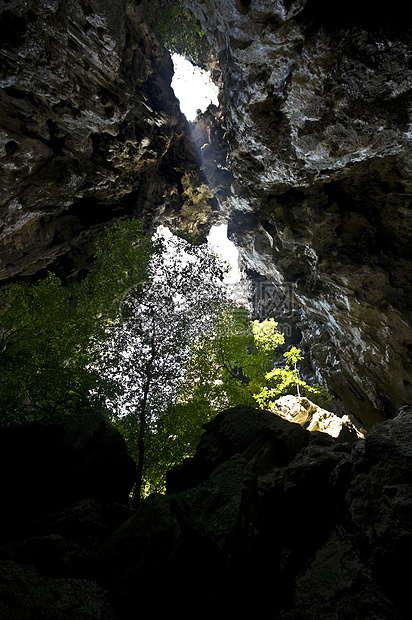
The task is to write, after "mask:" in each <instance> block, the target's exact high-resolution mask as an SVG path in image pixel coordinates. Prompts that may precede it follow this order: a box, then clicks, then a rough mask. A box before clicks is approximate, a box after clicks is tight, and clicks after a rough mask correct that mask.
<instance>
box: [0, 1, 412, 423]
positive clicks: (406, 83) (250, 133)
mask: <svg viewBox="0 0 412 620" xmlns="http://www.w3.org/2000/svg"><path fill="white" fill-rule="evenodd" d="M185 4H186V6H187V7H189V8H190V9H191V10H193V12H194V13H195V15H196V16H197V17H198V18H199V20H200V22H201V24H202V27H203V29H204V31H205V33H206V36H207V37H208V39H209V41H210V43H211V44H212V46H213V48H214V50H215V52H216V56H217V58H218V61H219V68H218V69H216V71H217V72H218V74H219V79H220V80H221V82H222V92H221V100H222V107H221V109H220V110H214V111H213V110H212V111H211V112H210V113H206V114H205V115H203V117H202V118H201V119H200V120H199V123H198V124H197V126H195V127H193V126H192V127H191V129H190V127H189V125H188V123H187V122H186V120H185V119H184V117H183V116H182V114H181V113H180V111H179V107H178V102H177V100H176V98H175V97H174V94H173V91H172V89H171V86H170V81H171V78H172V70H173V69H172V64H171V60H170V57H169V55H168V53H167V52H165V50H164V49H163V48H162V47H161V46H160V44H159V43H158V41H157V40H156V39H155V37H154V35H153V33H152V32H151V31H150V29H149V28H148V27H147V25H146V24H145V22H144V16H143V13H142V8H141V7H142V5H141V3H138V2H135V3H126V2H125V1H124V0H74V1H70V2H69V0H50V1H49V2H47V3H38V2H35V1H34V0H32V1H30V2H23V0H8V1H7V2H3V3H2V5H1V6H0V35H1V41H2V45H1V49H0V62H1V65H0V86H1V91H0V106H1V107H0V281H2V282H4V281H8V280H10V279H13V278H16V277H31V276H36V275H38V274H39V273H41V272H42V270H44V269H46V268H50V267H51V268H53V269H55V270H56V271H57V272H58V273H59V275H60V274H64V275H70V274H75V273H77V272H79V270H80V271H81V270H82V269H84V268H86V267H87V264H88V261H89V259H90V257H91V256H92V254H93V250H94V241H95V237H96V233H98V232H99V231H100V230H101V228H102V227H103V225H104V224H105V223H107V222H109V221H111V220H113V219H115V218H116V217H118V216H119V215H122V214H129V215H134V216H137V217H139V218H140V219H141V220H142V221H143V223H144V225H145V227H146V228H147V229H150V228H153V226H156V225H157V224H160V223H163V224H165V225H171V226H172V227H174V226H176V227H178V226H180V227H183V228H185V227H187V226H189V227H190V228H191V230H192V231H196V230H197V229H199V228H200V229H203V230H207V228H208V226H210V224H211V223H212V221H215V220H216V219H218V218H219V217H220V218H226V219H227V221H228V230H229V234H230V237H231V238H232V240H233V241H235V243H236V244H237V245H238V247H239V249H240V252H241V255H242V259H243V261H244V264H245V268H246V269H247V271H248V272H249V274H252V275H253V278H254V279H255V281H256V282H258V283H259V286H260V287H262V286H263V287H264V285H265V282H266V281H267V282H269V283H270V287H272V289H273V286H274V287H275V288H276V287H278V289H279V291H280V292H281V294H282V295H283V292H284V291H286V292H287V293H288V295H289V298H288V299H287V300H286V302H285V306H287V313H285V308H283V309H282V308H281V307H280V306H281V305H282V304H279V303H278V304H277V307H276V312H277V313H278V314H279V316H278V317H277V318H279V320H280V321H281V322H282V323H283V324H285V325H286V327H287V328H288V329H289V335H290V338H289V340H290V342H293V344H296V345H298V346H300V348H302V349H303V350H304V351H305V353H306V359H305V363H304V365H303V368H302V370H303V373H304V378H306V379H309V380H310V379H314V380H317V381H320V382H322V383H324V384H326V385H327V387H328V388H329V390H330V391H331V393H332V394H333V395H334V396H335V400H334V404H333V407H334V409H335V411H337V412H346V413H348V414H352V415H355V416H357V417H358V418H360V419H361V420H362V422H363V423H364V424H366V425H367V426H369V425H372V424H374V423H375V422H377V421H379V420H382V419H385V418H387V417H391V416H393V415H394V413H395V411H396V410H397V409H398V408H399V407H400V406H402V405H403V404H405V403H410V402H411V399H412V373H411V364H410V362H411V356H412V331H411V313H410V307H411V277H412V269H411V267H412V266H411V213H412V211H411V208H410V205H411V194H412V188H411V182H412V180H411V155H410V153H411V149H410V143H411V137H410V136H411V134H410V99H411V80H412V78H411V74H410V71H409V67H410V65H411V62H412V52H411V45H410V42H411V36H410V35H411V30H410V29H408V24H409V20H408V16H407V14H406V12H405V11H406V9H405V5H404V4H403V3H401V2H400V1H399V2H398V1H395V2H394V3H392V5H391V8H390V11H387V10H384V9H383V8H379V7H377V6H376V5H374V4H372V3H371V2H369V1H367V2H364V3H362V7H359V6H357V4H359V3H356V2H354V1H353V0H350V1H349V2H346V3H344V4H334V5H333V6H332V5H330V3H327V2H323V1H321V0H292V1H289V0H276V1H268V0H225V1H223V0H204V1H194V0H185ZM225 149H227V155H226V154H225ZM202 175H203V177H202ZM200 182H208V183H209V184H210V185H211V190H212V194H214V198H213V199H212V201H206V202H205V212H204V213H202V212H201V211H202V208H203V206H202V205H201V208H200V210H199V204H200V203H199V204H197V203H196V201H192V202H191V199H190V198H188V196H190V195H193V191H191V188H190V185H191V184H192V185H193V184H194V185H196V184H197V183H200ZM194 207H196V209H195V208H194ZM218 208H219V210H218ZM272 289H271V290H272ZM267 290H269V289H267ZM263 294H266V293H263ZM282 295H280V297H279V299H282Z"/></svg>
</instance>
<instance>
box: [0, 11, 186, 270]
mask: <svg viewBox="0 0 412 620" xmlns="http://www.w3.org/2000/svg"><path fill="white" fill-rule="evenodd" d="M0 24H1V25H0V35H1V41H2V45H1V51H0V61H1V73H0V86H1V91H0V105H1V113H0V227H1V228H0V280H4V279H7V278H12V277H14V276H21V275H30V274H36V273H38V272H39V271H40V270H41V269H43V268H45V267H47V266H49V265H50V264H53V266H54V267H55V268H57V267H59V268H60V269H61V271H62V273H64V274H65V275H66V274H67V273H69V274H70V272H71V270H73V271H76V270H78V269H82V268H84V267H85V265H86V261H87V258H89V256H90V254H92V251H93V241H94V238H95V235H96V232H98V230H99V229H100V228H101V226H102V224H104V223H105V222H108V221H110V220H112V219H113V218H115V217H117V216H118V215H120V214H124V213H130V214H134V215H137V216H138V217H139V218H141V219H142V220H143V222H144V223H145V225H146V226H147V227H150V226H151V225H153V224H154V221H155V219H156V208H160V207H161V211H162V217H163V220H166V215H165V214H167V213H169V215H170V216H171V219H172V220H173V217H176V211H177V210H178V207H179V208H180V206H181V204H182V202H183V200H182V198H181V193H182V191H183V190H182V188H181V183H180V179H181V177H182V176H183V174H186V173H187V172H190V171H191V170H193V169H194V167H195V165H194V164H195V160H196V155H195V151H194V149H193V148H192V147H191V145H190V141H189V140H188V138H187V123H186V121H185V119H184V117H183V116H182V115H181V114H180V110H179V105H178V101H177V100H176V98H175V97H174V94H173V91H172V89H171V87H170V82H171V78H172V74H173V65H172V62H171V59H170V56H169V54H168V53H167V52H166V50H164V49H163V48H162V47H161V46H160V45H159V43H158V41H157V40H156V39H155V37H154V35H153V34H152V33H151V32H150V30H149V29H148V28H147V26H146V25H145V23H144V22H143V21H142V19H141V17H139V15H138V14H137V13H136V12H135V10H134V9H133V8H132V7H131V5H130V3H127V8H126V3H125V2H124V1H123V0H90V1H86V0H74V1H72V0H51V1H50V2H46V3H38V2H23V1H22V0H11V1H9V2H4V3H2V4H1V6H0ZM158 223H159V222H158Z"/></svg>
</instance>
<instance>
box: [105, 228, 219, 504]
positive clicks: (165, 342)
mask: <svg viewBox="0 0 412 620" xmlns="http://www.w3.org/2000/svg"><path fill="white" fill-rule="evenodd" d="M224 273H225V267H224V265H223V264H222V263H221V261H220V260H219V259H218V258H217V257H216V256H215V255H214V254H213V253H211V252H210V250H209V248H208V246H207V245H205V244H204V245H191V244H189V243H187V242H186V241H185V240H183V239H181V238H177V237H171V238H169V239H166V238H163V237H159V238H158V239H157V241H155V242H154V251H153V254H152V256H151V260H150V264H149V269H148V279H147V282H146V283H145V284H144V287H143V290H142V292H141V294H137V293H136V291H132V293H131V294H130V295H129V296H128V297H127V298H126V299H125V300H124V304H123V309H122V314H121V316H119V318H118V320H117V321H114V322H113V323H112V324H110V325H108V327H107V333H108V339H107V341H106V343H105V344H104V345H100V347H99V348H98V350H97V353H98V354H100V356H99V358H98V359H97V361H96V369H97V370H98V371H99V373H100V374H101V376H102V378H103V379H104V380H109V381H110V382H112V383H113V384H116V391H115V393H114V395H113V398H108V401H107V404H108V407H109V408H110V409H111V411H112V412H113V417H112V421H113V424H114V425H115V426H116V427H117V428H118V429H119V430H120V431H121V432H122V433H123V434H124V436H125V437H126V440H127V443H128V447H129V451H130V452H131V454H132V456H133V457H134V458H135V459H136V461H137V465H138V467H137V469H138V472H137V479H136V489H135V499H136V501H138V499H139V497H140V493H141V491H142V489H144V488H145V487H146V488H150V489H151V490H152V489H153V488H155V484H157V483H156V482H155V481H156V476H157V474H156V471H159V470H160V468H161V469H162V471H163V474H164V471H165V467H167V465H169V464H170V458H171V457H170V453H171V452H174V453H175V454H177V452H179V450H180V452H179V454H183V453H185V448H184V446H183V444H182V441H183V435H179V442H180V443H179V449H178V451H177V452H176V450H175V449H173V450H171V449H170V450H169V448H170V442H168V445H167V446H166V445H163V443H162V441H163V440H161V437H162V438H164V437H167V438H168V437H169V435H170V434H172V435H173V434H174V435H177V433H179V434H180V433H181V432H182V428H183V426H184V425H190V424H192V421H191V420H190V418H189V417H188V418H187V420H186V421H184V420H182V422H181V425H180V427H179V428H178V429H177V430H176V429H175V430H173V428H172V426H173V424H172V421H173V420H174V421H175V423H176V424H177V419H178V416H177V412H176V411H175V412H172V413H171V411H172V410H171V407H172V405H173V404H174V402H175V400H176V396H177V394H178V393H179V390H180V388H181V385H182V382H183V380H184V374H185V366H186V364H187V362H188V359H189V355H190V345H191V343H192V342H193V341H194V340H196V338H198V337H199V336H200V335H201V334H202V333H205V332H206V331H207V330H208V329H210V325H211V321H212V319H213V317H214V315H215V313H216V307H217V306H218V305H219V304H220V303H221V301H222V300H223V299H225V295H226V289H225V288H224V286H223V284H222V280H223V276H224ZM166 420H167V423H166ZM179 424H180V423H179ZM192 441H193V440H192ZM154 442H156V445H157V447H156V448H154V447H153V445H154ZM159 442H160V443H159ZM177 445H178V443H176V444H175V446H177ZM168 455H169V456H168ZM175 458H176V457H175ZM149 472H151V473H149Z"/></svg>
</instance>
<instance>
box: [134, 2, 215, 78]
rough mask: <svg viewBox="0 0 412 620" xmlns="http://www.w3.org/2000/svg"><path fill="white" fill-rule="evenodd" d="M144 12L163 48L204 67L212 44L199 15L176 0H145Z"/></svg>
mask: <svg viewBox="0 0 412 620" xmlns="http://www.w3.org/2000/svg"><path fill="white" fill-rule="evenodd" d="M139 4H140V5H141V8H142V10H143V15H144V18H145V20H146V21H147V23H148V24H149V26H150V27H151V29H152V30H153V32H154V33H155V34H156V35H157V37H158V39H159V41H160V42H161V43H162V44H163V45H164V47H165V48H166V49H168V50H169V51H171V52H175V53H176V54H180V55H181V56H184V57H185V58H186V59H187V60H190V62H192V63H193V64H195V65H197V66H199V67H202V68H203V69H205V68H206V67H207V64H208V61H209V59H210V54H211V47H210V45H209V43H208V41H207V39H206V37H205V34H204V32H203V30H202V28H201V26H200V22H199V20H198V19H196V18H195V17H194V15H193V14H192V13H191V12H190V11H189V10H188V9H186V8H185V7H184V6H183V5H182V3H181V2H179V1H178V0H144V1H143V2H140V3H139Z"/></svg>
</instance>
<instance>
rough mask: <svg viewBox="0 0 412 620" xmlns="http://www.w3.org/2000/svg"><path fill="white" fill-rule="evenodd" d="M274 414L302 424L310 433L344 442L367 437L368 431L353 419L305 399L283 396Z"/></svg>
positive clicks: (274, 408) (275, 406)
mask: <svg viewBox="0 0 412 620" xmlns="http://www.w3.org/2000/svg"><path fill="white" fill-rule="evenodd" d="M273 412H274V413H276V415H278V416H280V417H282V418H284V419H285V420H289V421H290V422H296V423H297V424H300V425H301V426H303V428H305V429H306V430H308V431H319V432H321V433H327V434H328V435H331V436H332V437H337V438H339V440H340V441H343V442H344V441H350V442H353V441H357V440H358V439H364V438H365V435H366V431H365V430H364V429H362V427H361V426H360V425H359V424H358V423H357V421H356V420H355V419H354V418H353V417H350V416H347V415H344V416H337V415H335V414H334V413H332V412H331V411H327V410H326V409H322V407H319V406H318V405H315V403H312V402H311V401H310V400H308V399H307V398H304V397H298V396H292V395H289V396H282V397H281V398H278V400H276V401H275V403H274V406H273Z"/></svg>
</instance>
